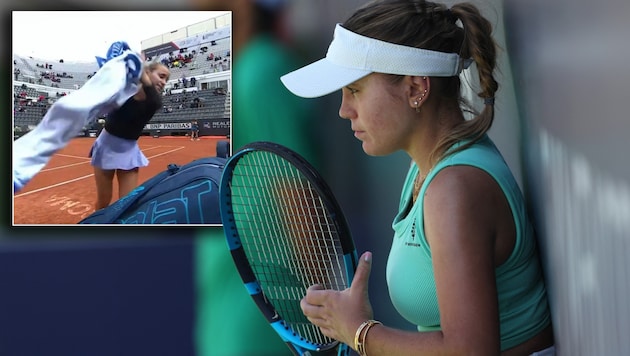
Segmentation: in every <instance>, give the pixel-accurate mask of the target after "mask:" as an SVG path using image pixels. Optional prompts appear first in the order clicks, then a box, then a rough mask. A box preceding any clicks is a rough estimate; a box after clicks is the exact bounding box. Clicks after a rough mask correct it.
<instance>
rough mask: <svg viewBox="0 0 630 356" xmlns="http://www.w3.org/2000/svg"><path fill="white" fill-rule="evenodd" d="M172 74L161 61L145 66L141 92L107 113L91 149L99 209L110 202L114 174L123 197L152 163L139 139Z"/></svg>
mask: <svg viewBox="0 0 630 356" xmlns="http://www.w3.org/2000/svg"><path fill="white" fill-rule="evenodd" d="M169 76H170V71H169V70H168V68H167V67H166V66H164V65H162V64H161V63H156V62H154V63H151V64H148V65H145V68H144V71H143V74H142V78H141V82H142V86H141V87H140V88H139V89H138V93H137V94H136V95H134V96H133V97H131V98H129V100H127V102H125V104H123V106H121V107H120V108H119V109H117V110H115V111H113V112H111V113H109V114H108V115H107V119H106V121H105V128H104V129H103V130H102V131H101V134H100V135H99V136H98V138H97V139H96V141H95V142H94V145H93V146H92V149H91V151H90V157H91V158H92V166H93V167H94V178H95V180H96V192H97V201H96V204H95V209H96V210H99V209H102V208H105V207H107V206H108V205H109V204H110V202H111V200H112V193H113V179H114V176H116V177H117V179H118V194H119V198H122V197H124V196H126V195H127V194H129V193H130V192H131V191H132V190H133V189H134V188H136V187H137V186H138V170H139V168H140V167H145V166H147V165H148V164H149V161H148V159H147V158H146V157H145V156H144V154H143V153H142V151H140V148H139V146H138V138H139V137H140V135H141V134H142V130H143V129H144V126H145V125H146V124H147V123H148V122H149V121H150V120H151V118H152V117H153V115H154V114H155V112H156V111H157V110H158V109H159V108H160V107H161V106H162V98H161V93H162V90H163V89H164V86H165V85H166V82H167V81H168V78H169Z"/></svg>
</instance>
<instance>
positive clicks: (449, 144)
mask: <svg viewBox="0 0 630 356" xmlns="http://www.w3.org/2000/svg"><path fill="white" fill-rule="evenodd" d="M459 24H461V26H460V25H459ZM471 61H474V63H475V64H476V68H477V71H478V76H479V81H480V83H479V89H480V91H479V93H478V95H479V97H480V98H481V99H482V100H483V103H484V105H483V109H482V110H481V112H479V113H478V114H477V115H476V116H475V117H474V118H471V119H466V118H465V117H464V114H463V111H462V102H463V98H462V97H461V94H460V88H461V82H460V77H459V74H460V72H461V71H462V70H464V69H466V68H467V67H468V66H469V64H470V62H471ZM495 63H496V44H495V41H494V39H493V38H492V26H491V24H490V22H489V21H487V20H486V19H485V18H484V17H483V16H482V15H481V14H480V12H479V10H478V9H477V8H476V7H475V6H473V5H471V4H469V3H459V4H455V5H453V6H452V7H451V8H448V7H446V6H445V5H442V4H437V3H433V2H425V1H421V0H380V1H375V2H370V3H369V4H367V5H365V6H363V7H361V8H359V9H358V10H357V11H356V12H355V13H354V14H353V15H352V16H351V17H350V18H349V19H348V20H347V21H346V22H344V23H343V24H339V25H337V26H336V28H335V33H334V39H333V41H332V43H331V44H330V47H329V49H328V52H327V55H326V58H324V59H321V60H319V61H317V62H315V63H313V64H310V65H308V66H306V67H304V68H301V69H298V70H297V71H294V72H291V73H289V74H287V75H285V76H283V77H282V78H281V79H282V81H283V83H284V84H285V85H286V86H287V88H288V89H289V90H291V91H292V92H293V93H295V94H296V95H299V96H303V97H318V96H322V95H326V94H329V93H331V92H333V91H336V90H339V89H341V90H342V102H341V107H340V109H339V115H340V116H341V117H342V118H344V119H347V120H348V121H349V123H350V125H351V128H352V131H353V132H354V136H355V137H356V138H357V139H358V140H359V141H361V142H362V147H363V150H364V151H365V153H367V154H368V155H374V156H380V155H389V154H391V153H394V152H396V151H398V150H403V151H404V152H406V153H407V154H408V155H409V157H410V158H411V161H412V162H411V167H410V168H409V171H408V174H407V177H406V180H405V183H404V186H403V187H402V193H401V200H400V205H399V210H398V213H397V215H396V217H395V218H394V221H393V224H392V227H393V230H394V238H393V242H392V246H391V250H390V252H389V259H388V263H387V273H386V278H387V283H388V287H389V293H390V297H391V300H392V303H393V305H394V306H395V308H396V309H397V310H398V312H399V313H400V314H401V315H402V316H403V317H405V318H406V319H407V320H409V321H410V322H411V323H413V324H414V325H416V326H417V332H416V331H403V330H397V329H395V328H392V327H388V326H386V325H383V324H381V323H380V322H378V321H376V320H374V319H373V318H374V315H373V311H372V306H371V304H370V301H369V295H368V289H367V288H368V277H369V273H370V261H371V258H372V254H371V252H366V253H364V254H363V256H362V257H361V259H360V263H359V266H358V268H357V271H356V275H355V278H354V280H353V282H352V287H350V288H348V289H346V290H345V291H335V290H324V289H323V288H322V287H321V286H318V285H314V286H311V287H310V288H309V289H308V291H307V294H306V297H305V298H304V299H303V300H302V302H301V306H302V311H303V313H304V314H305V315H306V316H307V317H308V319H309V320H310V321H311V322H313V323H314V324H316V325H317V326H319V327H320V328H321V330H322V332H323V333H324V334H325V335H327V336H329V337H332V338H334V339H337V340H339V341H342V342H344V343H346V344H348V345H352V346H353V347H354V349H355V350H357V351H358V352H359V354H360V355H370V356H379V355H471V354H474V355H499V354H501V355H554V354H555V351H554V350H555V349H554V336H553V330H552V325H551V317H550V310H549V305H548V297H547V291H546V287H545V282H544V278H543V273H542V269H541V265H540V261H539V253H538V249H537V244H536V236H535V234H534V230H533V228H532V225H531V223H530V219H529V218H528V216H527V213H526V207H525V202H524V198H523V196H522V193H521V191H520V188H519V186H518V185H517V183H516V181H515V179H514V177H513V175H512V173H511V172H510V169H509V168H508V166H507V164H506V163H505V161H504V159H503V157H502V156H501V154H500V152H499V151H498V149H497V148H496V146H495V145H494V143H493V142H492V140H491V139H490V138H489V137H488V135H487V131H488V130H489V129H490V127H491V125H492V122H493V118H494V97H495V93H496V92H497V90H498V83H497V82H496V80H495V78H494V74H493V73H494V71H495Z"/></svg>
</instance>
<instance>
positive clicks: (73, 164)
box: [39, 146, 172, 173]
mask: <svg viewBox="0 0 630 356" xmlns="http://www.w3.org/2000/svg"><path fill="white" fill-rule="evenodd" d="M160 147H162V146H153V147H149V148H145V149H143V150H142V152H145V151H148V150H152V149H155V148H160ZM171 147H172V146H171ZM57 156H63V157H73V158H83V159H85V160H86V161H85V162H79V163H71V164H66V165H63V166H59V167H53V168H46V169H42V170H41V171H39V172H40V173H41V172H48V171H54V170H57V169H62V168H68V167H73V166H78V165H80V164H86V163H90V162H91V158H89V157H79V156H71V155H62V154H59V153H58V154H57Z"/></svg>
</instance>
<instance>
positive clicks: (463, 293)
mask: <svg viewBox="0 0 630 356" xmlns="http://www.w3.org/2000/svg"><path fill="white" fill-rule="evenodd" d="M503 203H505V197H504V195H503V193H502V191H501V189H500V188H499V186H498V184H497V183H496V182H495V181H494V180H493V179H492V178H491V177H490V176H489V175H487V174H486V173H485V172H483V171H481V170H479V169H477V168H474V167H469V166H455V167H449V168H446V169H444V170H442V171H441V172H440V173H438V175H437V176H436V177H435V178H434V180H433V181H432V182H431V184H430V185H429V187H428V189H427V192H426V195H425V198H424V208H425V213H424V220H425V235H426V236H427V240H428V243H429V244H430V246H431V254H432V258H433V268H434V273H435V283H436V289H437V297H438V303H439V307H440V319H441V331H434V332H411V331H403V330H397V329H394V328H390V327H386V326H384V325H375V326H373V327H372V328H371V329H370V330H369V333H368V335H367V337H366V351H367V354H368V355H370V356H379V355H484V356H488V355H499V354H500V327H499V312H498V298H497V289H496V281H495V274H494V273H495V267H496V265H497V259H496V257H497V253H496V249H495V237H496V235H497V228H496V227H497V220H499V219H501V218H502V217H505V216H506V215H505V214H504V213H505V212H504V211H503V210H502V209H505V206H504V205H503ZM508 213H509V212H508ZM509 216H511V215H509ZM499 262H500V261H499ZM366 270H367V273H366V272H365V271H366ZM368 275H369V263H367V262H366V261H364V260H363V258H362V260H361V261H360V264H359V267H358V268H357V274H356V276H355V279H354V280H353V282H352V287H350V288H348V289H347V290H345V291H342V292H338V291H323V290H318V288H317V287H314V288H313V287H312V288H309V291H308V293H307V296H306V298H305V299H304V301H303V304H302V307H303V311H304V313H305V314H306V315H307V317H309V320H311V321H312V322H313V323H314V324H316V325H317V326H320V328H322V332H324V334H326V335H327V336H330V337H333V338H336V339H338V340H340V341H342V342H344V343H347V344H348V345H351V346H354V334H355V332H356V329H357V328H358V326H359V325H360V324H361V323H362V322H363V321H365V320H366V319H369V318H371V307H370V308H369V309H367V307H366V306H369V300H368V299H367V279H368Z"/></svg>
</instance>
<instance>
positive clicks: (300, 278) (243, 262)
mask: <svg viewBox="0 0 630 356" xmlns="http://www.w3.org/2000/svg"><path fill="white" fill-rule="evenodd" d="M219 195H220V198H219V201H220V207H221V208H220V209H221V219H222V222H223V229H224V231H225V236H226V239H227V244H228V247H229V249H230V251H231V254H232V257H233V259H234V263H235V264H236V267H237V269H238V272H239V273H240V276H241V278H242V279H243V282H244V284H245V287H246V289H247V291H248V292H249V294H250V295H251V297H252V298H253V299H254V301H255V302H256V305H257V306H258V308H259V309H260V310H261V312H262V313H263V315H264V316H265V318H266V319H267V320H268V321H269V323H270V325H271V326H272V327H273V328H274V329H275V331H276V332H277V333H278V334H279V335H280V337H281V338H282V340H283V341H284V342H285V343H286V344H287V346H288V347H289V348H290V349H291V351H293V353H294V354H295V355H316V354H317V355H318V354H322V355H324V354H326V355H329V354H330V355H335V354H336V355H348V354H349V352H350V348H349V347H348V346H347V345H345V344H343V343H340V342H338V341H336V340H334V339H331V338H328V337H326V336H325V335H324V334H322V333H321V331H320V330H319V328H318V327H317V326H315V325H314V324H312V323H310V322H309V321H308V319H307V318H306V317H305V316H304V314H303V313H302V310H301V308H300V300H301V299H302V298H303V297H304V296H305V295H306V289H307V288H308V287H309V286H311V285H313V284H320V285H322V286H323V287H324V288H325V289H335V290H343V289H345V288H347V287H349V286H350V283H351V281H352V278H353V277H354V272H355V269H356V266H357V261H358V260H357V252H356V249H355V247H354V242H353V241H352V237H351V235H350V230H349V228H348V224H347V222H346V220H345V217H344V215H343V213H342V211H341V208H340V206H339V204H338V203H337V201H336V199H335V198H334V196H333V194H332V192H331V190H330V188H329V187H328V185H327V184H326V182H325V181H324V180H323V179H322V177H321V176H320V175H319V174H318V172H317V171H316V170H315V169H314V168H313V167H312V166H311V165H310V164H309V163H308V162H307V161H306V160H305V159H304V158H302V157H301V156H300V155H298V154H297V153H295V152H293V151H292V150H290V149H288V148H286V147H284V146H281V145H278V144H275V143H271V142H254V143H251V144H248V145H246V146H244V147H243V148H242V149H240V150H239V151H238V152H237V153H235V154H234V155H233V156H232V157H231V158H230V159H229V160H228V162H227V163H226V166H225V168H224V171H223V175H222V178H221V182H220V186H219Z"/></svg>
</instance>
